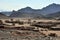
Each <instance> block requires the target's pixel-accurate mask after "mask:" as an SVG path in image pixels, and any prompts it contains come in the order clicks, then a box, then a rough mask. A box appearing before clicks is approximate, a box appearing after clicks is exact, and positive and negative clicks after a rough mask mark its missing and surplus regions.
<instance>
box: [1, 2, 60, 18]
mask: <svg viewBox="0 0 60 40" xmlns="http://www.w3.org/2000/svg"><path fill="white" fill-rule="evenodd" d="M58 12H60V4H55V3H53V4H50V5H48V6H46V7H44V8H42V9H33V8H31V7H25V8H21V9H19V10H17V11H14V10H13V11H11V12H1V13H3V14H5V15H7V16H9V17H19V18H20V17H26V18H27V17H28V18H29V17H30V18H37V17H38V18H44V17H47V18H49V17H55V16H59V15H58V14H56V13H58ZM54 15H55V16H54Z"/></svg>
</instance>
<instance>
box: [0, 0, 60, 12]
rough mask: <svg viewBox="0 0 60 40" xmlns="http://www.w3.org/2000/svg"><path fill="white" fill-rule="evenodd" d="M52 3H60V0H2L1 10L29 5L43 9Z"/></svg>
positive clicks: (0, 3)
mask: <svg viewBox="0 0 60 40" xmlns="http://www.w3.org/2000/svg"><path fill="white" fill-rule="evenodd" d="M52 3H56V4H60V0H0V11H1V10H2V11H5V10H6V11H7V10H8V11H10V10H18V9H21V8H24V7H27V6H29V7H31V8H34V9H41V8H43V7H46V6H47V5H49V4H52Z"/></svg>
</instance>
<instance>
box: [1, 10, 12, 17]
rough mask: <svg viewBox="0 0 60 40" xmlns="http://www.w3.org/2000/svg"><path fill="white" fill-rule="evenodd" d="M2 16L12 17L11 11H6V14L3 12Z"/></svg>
mask: <svg viewBox="0 0 60 40" xmlns="http://www.w3.org/2000/svg"><path fill="white" fill-rule="evenodd" d="M1 13H2V14H5V15H6V16H10V15H11V13H12V12H11V11H5V12H1Z"/></svg>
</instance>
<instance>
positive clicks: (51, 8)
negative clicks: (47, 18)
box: [41, 3, 60, 15]
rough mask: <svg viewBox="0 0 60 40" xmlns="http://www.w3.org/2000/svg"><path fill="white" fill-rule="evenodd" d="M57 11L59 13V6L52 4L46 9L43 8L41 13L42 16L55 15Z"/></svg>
mask: <svg viewBox="0 0 60 40" xmlns="http://www.w3.org/2000/svg"><path fill="white" fill-rule="evenodd" d="M59 11H60V4H55V3H53V4H50V5H48V6H47V7H44V8H43V9H42V10H41V13H42V14H43V15H47V14H52V13H56V12H59Z"/></svg>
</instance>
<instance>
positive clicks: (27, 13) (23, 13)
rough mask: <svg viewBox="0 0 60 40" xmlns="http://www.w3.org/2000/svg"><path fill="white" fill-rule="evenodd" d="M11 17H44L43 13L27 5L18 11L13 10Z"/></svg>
mask: <svg viewBox="0 0 60 40" xmlns="http://www.w3.org/2000/svg"><path fill="white" fill-rule="evenodd" d="M10 17H25V18H37V17H43V15H42V14H39V13H38V11H37V10H36V9H32V8H31V7H26V8H22V9H19V10H18V11H13V12H12V14H11V15H10Z"/></svg>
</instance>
